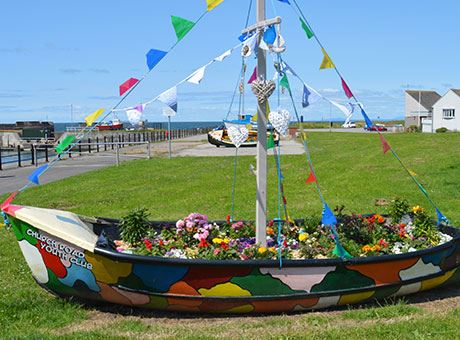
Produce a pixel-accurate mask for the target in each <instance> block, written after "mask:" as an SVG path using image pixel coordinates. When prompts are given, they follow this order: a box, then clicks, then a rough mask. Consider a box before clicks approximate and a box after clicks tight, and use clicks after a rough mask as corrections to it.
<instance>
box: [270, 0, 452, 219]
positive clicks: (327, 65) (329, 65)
mask: <svg viewBox="0 0 460 340" xmlns="http://www.w3.org/2000/svg"><path fill="white" fill-rule="evenodd" d="M278 1H280V2H283V3H285V4H288V5H290V7H291V8H292V9H293V11H294V12H295V14H296V15H297V16H298V17H299V19H300V22H301V27H302V29H303V30H304V31H305V33H306V35H307V38H308V39H312V38H314V39H315V40H316V42H317V43H318V45H319V46H320V48H321V51H322V54H323V61H322V63H321V65H320V69H321V70H323V69H334V70H335V72H336V73H337V75H338V77H339V78H340V82H341V87H342V89H343V92H344V94H345V96H346V97H347V98H348V99H352V98H353V99H354V101H355V102H356V104H357V105H358V106H359V107H360V110H361V114H362V116H363V118H364V120H365V123H366V126H367V127H368V128H370V127H372V126H373V122H372V120H371V119H370V118H369V116H368V115H367V113H366V112H365V110H364V108H363V105H362V104H361V103H360V102H359V101H358V99H357V98H356V96H355V95H354V93H353V92H352V91H351V89H350V87H349V85H348V84H347V82H346V81H345V79H344V77H343V76H342V74H341V73H340V71H339V69H338V68H337V66H336V65H335V64H334V62H333V61H332V59H331V57H330V56H329V54H328V53H327V51H326V49H325V47H324V46H323V44H322V43H321V41H320V40H319V38H318V36H317V35H316V33H315V32H314V30H313V29H312V26H311V25H310V23H309V22H308V20H307V19H306V17H305V15H304V13H303V12H302V9H301V8H300V6H299V4H298V3H297V0H278ZM293 4H294V5H293ZM307 91H308V88H307ZM304 93H305V91H304ZM331 104H333V105H335V104H334V103H333V102H332V101H331ZM335 106H336V107H337V108H339V109H340V110H342V111H343V107H340V106H338V105H335ZM345 109H346V108H345ZM377 133H378V135H379V138H380V142H381V144H382V149H383V152H384V154H386V153H387V152H388V151H391V153H392V154H393V156H394V157H395V158H396V160H397V161H398V162H399V163H400V165H401V166H402V167H403V168H404V169H405V170H406V172H407V174H408V175H409V176H410V178H411V179H412V180H413V181H414V183H415V184H416V185H417V187H418V188H419V189H420V191H421V192H422V194H423V195H424V196H425V197H426V198H427V200H428V201H429V203H430V204H431V205H432V206H433V208H434V209H435V210H436V214H437V216H438V224H441V223H442V222H445V223H449V220H448V219H447V218H446V217H445V216H444V215H443V214H442V213H441V211H440V209H439V207H438V206H437V205H436V204H435V203H434V201H433V200H432V199H431V197H430V196H429V194H428V192H427V190H426V189H425V187H424V186H423V185H422V184H421V183H420V181H419V180H418V179H417V178H416V177H415V175H414V173H413V171H411V170H410V169H408V168H407V166H406V165H405V164H404V163H403V162H402V160H401V158H400V157H399V156H398V154H397V153H396V151H395V150H394V149H393V148H392V147H391V145H390V144H389V143H388V141H387V140H386V139H385V137H384V136H383V135H382V134H381V133H380V131H378V130H377Z"/></svg>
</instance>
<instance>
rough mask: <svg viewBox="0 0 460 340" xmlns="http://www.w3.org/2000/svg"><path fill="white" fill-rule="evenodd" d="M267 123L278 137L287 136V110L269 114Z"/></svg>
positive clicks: (288, 119)
mask: <svg viewBox="0 0 460 340" xmlns="http://www.w3.org/2000/svg"><path fill="white" fill-rule="evenodd" d="M268 121H269V122H270V124H271V125H272V126H273V127H274V128H275V130H276V131H278V133H279V134H280V135H282V136H287V132H288V128H289V121H290V113H289V111H288V110H284V109H278V111H272V112H270V114H269V115H268Z"/></svg>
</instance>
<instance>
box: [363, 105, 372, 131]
mask: <svg viewBox="0 0 460 340" xmlns="http://www.w3.org/2000/svg"><path fill="white" fill-rule="evenodd" d="M361 114H362V115H363V118H364V121H365V122H366V126H367V127H368V128H370V127H372V126H374V123H372V120H370V118H369V116H368V115H367V113H366V111H364V109H363V108H361Z"/></svg>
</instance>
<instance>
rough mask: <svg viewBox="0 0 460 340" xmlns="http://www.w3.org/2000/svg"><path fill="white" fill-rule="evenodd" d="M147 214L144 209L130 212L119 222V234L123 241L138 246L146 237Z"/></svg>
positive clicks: (147, 229) (147, 227)
mask: <svg viewBox="0 0 460 340" xmlns="http://www.w3.org/2000/svg"><path fill="white" fill-rule="evenodd" d="M149 215H150V214H149V213H148V210H147V209H145V208H137V209H134V210H132V211H130V212H129V213H128V214H127V215H125V216H123V217H122V218H121V220H120V234H121V237H122V239H123V241H125V242H127V243H130V244H132V245H138V244H140V243H141V242H142V240H143V239H144V238H145V237H146V236H147V235H148V231H149Z"/></svg>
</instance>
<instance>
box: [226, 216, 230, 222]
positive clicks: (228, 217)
mask: <svg viewBox="0 0 460 340" xmlns="http://www.w3.org/2000/svg"><path fill="white" fill-rule="evenodd" d="M225 220H226V221H227V224H230V215H227V217H226V218H225Z"/></svg>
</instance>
